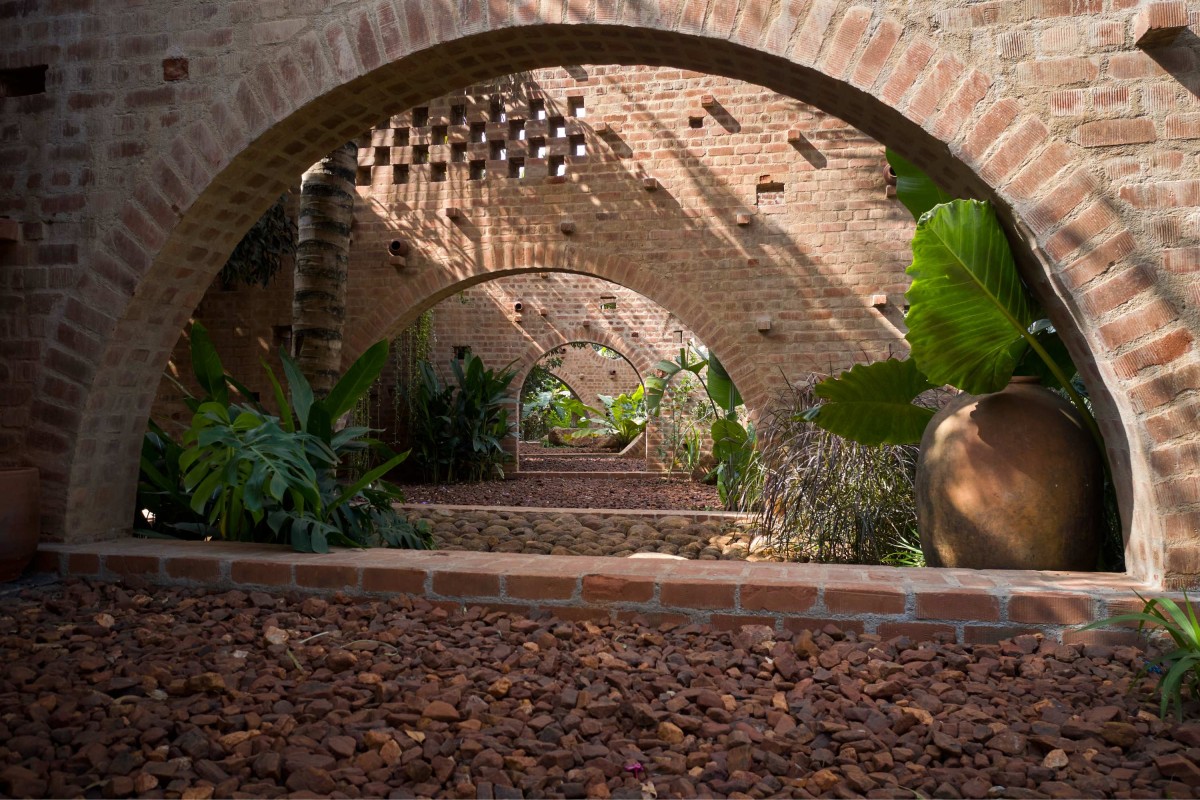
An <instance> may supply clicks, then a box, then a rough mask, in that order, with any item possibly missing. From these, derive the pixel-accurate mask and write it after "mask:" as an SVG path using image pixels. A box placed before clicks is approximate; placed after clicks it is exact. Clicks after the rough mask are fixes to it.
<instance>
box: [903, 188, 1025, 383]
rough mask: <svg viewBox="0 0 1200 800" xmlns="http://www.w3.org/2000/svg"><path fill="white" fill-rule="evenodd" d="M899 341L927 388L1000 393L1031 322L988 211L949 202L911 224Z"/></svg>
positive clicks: (1001, 235) (1012, 266)
mask: <svg viewBox="0 0 1200 800" xmlns="http://www.w3.org/2000/svg"><path fill="white" fill-rule="evenodd" d="M912 248H913V263H912V264H911V265H910V266H909V268H908V274H909V275H910V276H911V277H912V278H913V283H912V286H911V287H910V288H909V290H908V292H907V294H906V295H905V296H906V297H907V298H908V302H909V306H910V307H909V312H908V317H907V318H906V320H905V322H907V324H908V335H907V339H908V342H909V344H910V345H911V346H912V358H913V360H915V361H916V362H917V366H918V367H919V368H920V369H921V371H922V372H923V373H925V375H926V376H927V377H928V379H929V380H930V381H931V382H932V383H934V384H935V385H940V384H944V383H948V384H950V385H951V386H956V387H958V388H959V389H962V390H964V391H966V392H970V393H971V394H985V393H987V392H996V391H999V390H1000V389H1002V388H1004V386H1005V384H1007V383H1008V380H1009V378H1011V377H1012V374H1013V369H1014V367H1016V365H1017V362H1018V361H1019V360H1020V358H1021V356H1022V355H1024V353H1025V348H1026V347H1027V344H1026V341H1025V338H1024V337H1025V335H1026V331H1027V330H1028V328H1029V326H1030V324H1031V323H1032V322H1033V309H1032V306H1031V303H1030V300H1029V295H1028V292H1027V291H1026V290H1025V286H1024V285H1023V284H1022V283H1021V277H1020V276H1019V275H1018V274H1017V268H1016V264H1015V263H1014V261H1013V256H1012V251H1011V250H1010V249H1009V246H1008V240H1007V239H1005V238H1004V229H1003V228H1001V227H1000V222H999V221H998V220H997V219H996V212H995V210H993V209H992V207H991V205H989V204H988V203H983V202H980V201H978V200H954V201H953V202H950V203H946V204H944V205H940V206H938V207H936V208H935V209H934V210H933V211H931V212H929V213H928V214H926V215H925V216H923V217H922V218H921V221H920V222H918V223H917V233H916V235H915V236H914V237H913V242H912Z"/></svg>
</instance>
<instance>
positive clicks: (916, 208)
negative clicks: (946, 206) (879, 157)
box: [886, 149, 954, 220]
mask: <svg viewBox="0 0 1200 800" xmlns="http://www.w3.org/2000/svg"><path fill="white" fill-rule="evenodd" d="M886 155H887V161H888V164H890V165H891V167H892V171H893V172H895V173H896V197H897V199H899V200H900V202H901V203H903V204H904V207H905V208H907V209H908V210H909V212H910V213H911V214H912V215H913V219H917V220H919V219H920V218H921V216H922V215H923V214H924V213H925V212H926V211H928V210H929V209H931V208H933V207H934V206H936V205H941V204H942V203H949V202H950V201H951V200H953V199H954V198H953V197H952V196H950V195H949V194H947V193H946V192H943V191H942V190H941V189H940V188H939V187H938V185H937V184H936V183H934V182H933V181H932V180H931V179H930V177H929V176H928V175H926V174H925V173H924V172H922V171H921V170H919V169H917V167H916V166H915V165H914V164H913V163H912V162H911V161H909V160H908V159H906V158H905V157H904V156H902V155H900V154H899V153H897V152H896V151H895V150H891V149H888V150H887V151H886Z"/></svg>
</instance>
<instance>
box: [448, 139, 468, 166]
mask: <svg viewBox="0 0 1200 800" xmlns="http://www.w3.org/2000/svg"><path fill="white" fill-rule="evenodd" d="M450 160H451V161H452V162H453V163H455V164H461V163H462V162H464V161H466V160H467V146H466V145H465V144H463V143H461V142H460V143H458V144H452V145H450Z"/></svg>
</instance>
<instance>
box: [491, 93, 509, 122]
mask: <svg viewBox="0 0 1200 800" xmlns="http://www.w3.org/2000/svg"><path fill="white" fill-rule="evenodd" d="M488 117H489V118H490V119H491V120H492V122H507V121H508V113H507V112H506V111H505V110H504V101H503V100H501V99H500V98H499V97H494V98H492V105H491V113H490V114H488Z"/></svg>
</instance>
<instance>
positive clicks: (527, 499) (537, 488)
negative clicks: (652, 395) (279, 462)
mask: <svg viewBox="0 0 1200 800" xmlns="http://www.w3.org/2000/svg"><path fill="white" fill-rule="evenodd" d="M400 488H401V489H403V490H404V497H405V499H406V501H407V502H409V503H442V504H448V505H478V506H517V507H521V508H627V509H639V508H640V509H660V510H663V509H685V510H691V511H704V510H720V508H721V499H720V497H719V496H718V494H717V487H715V486H709V485H707V484H703V483H696V482H694V481H691V480H688V479H687V478H660V477H658V476H657V475H655V474H654V473H649V472H648V473H646V475H645V477H641V478H599V477H588V476H586V475H584V474H582V473H580V474H572V475H561V476H538V477H524V478H517V479H515V480H507V481H484V482H483V483H455V484H403V485H402V486H401V487H400Z"/></svg>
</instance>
